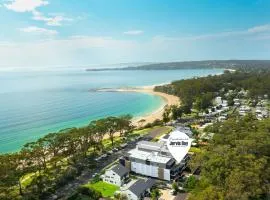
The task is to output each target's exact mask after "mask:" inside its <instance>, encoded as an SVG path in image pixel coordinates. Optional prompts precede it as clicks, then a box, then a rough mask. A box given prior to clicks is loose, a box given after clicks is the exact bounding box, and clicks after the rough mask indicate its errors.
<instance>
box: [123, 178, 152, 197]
mask: <svg viewBox="0 0 270 200" xmlns="http://www.w3.org/2000/svg"><path fill="white" fill-rule="evenodd" d="M154 184H155V180H154V179H150V178H149V179H147V180H144V179H139V180H138V181H136V182H135V183H134V184H132V185H131V186H130V187H129V188H128V190H130V191H131V192H132V193H133V194H135V195H136V196H137V197H139V196H141V195H142V194H143V193H144V192H145V191H146V190H148V189H150V188H151V187H153V185H154Z"/></svg>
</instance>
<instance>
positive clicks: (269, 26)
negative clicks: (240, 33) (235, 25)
mask: <svg viewBox="0 0 270 200" xmlns="http://www.w3.org/2000/svg"><path fill="white" fill-rule="evenodd" d="M267 31H270V24H265V25H262V26H255V27H252V28H250V29H248V32H250V33H261V32H267Z"/></svg>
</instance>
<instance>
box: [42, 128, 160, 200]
mask: <svg viewBox="0 0 270 200" xmlns="http://www.w3.org/2000/svg"><path fill="white" fill-rule="evenodd" d="M163 128H164V127H158V128H155V129H153V130H151V131H150V132H149V133H148V134H146V135H144V138H141V139H140V140H145V139H147V140H151V139H153V138H155V137H156V136H158V135H159V134H160V133H161V131H164V129H163ZM137 142H138V141H134V142H130V143H129V144H128V146H127V147H125V148H124V149H122V150H119V151H118V152H115V153H113V154H112V155H110V156H108V157H106V158H103V159H101V160H100V161H98V162H97V166H98V167H96V168H95V169H85V170H84V171H83V172H82V174H81V175H80V176H79V177H77V178H76V179H75V180H73V181H70V182H69V183H68V184H67V185H65V186H63V187H60V188H59V189H57V190H56V192H55V194H54V195H52V196H50V197H49V198H47V199H48V200H55V199H61V200H65V199H66V198H67V197H68V196H69V195H70V194H72V193H73V192H74V191H75V190H76V189H77V188H78V187H79V186H80V185H83V184H86V183H88V182H89V180H90V179H91V178H92V176H93V175H94V174H95V173H100V171H101V169H103V168H104V167H106V166H107V165H109V164H111V163H112V162H114V161H115V160H117V159H119V158H120V157H121V156H123V155H124V154H125V153H126V152H128V151H129V150H131V149H133V148H135V147H136V143H137Z"/></svg>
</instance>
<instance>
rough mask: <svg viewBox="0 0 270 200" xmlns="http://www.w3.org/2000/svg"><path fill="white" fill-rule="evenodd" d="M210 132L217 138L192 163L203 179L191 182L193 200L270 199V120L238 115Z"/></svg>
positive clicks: (217, 124) (197, 154) (217, 125)
mask: <svg viewBox="0 0 270 200" xmlns="http://www.w3.org/2000/svg"><path fill="white" fill-rule="evenodd" d="M210 129H211V132H213V133H215V134H214V136H213V139H212V140H210V141H209V144H208V145H207V146H206V147H203V148H202V151H200V152H197V153H196V156H195V158H193V159H192V162H191V164H190V166H191V168H192V169H193V170H195V169H198V168H199V169H200V170H201V177H200V180H199V181H196V179H194V178H193V179H194V180H192V181H190V182H189V183H188V189H189V191H190V190H192V192H191V196H190V198H189V199H190V200H195V199H196V200H223V199H226V200H234V199H242V200H249V199H269V189H270V185H269V183H270V120H269V119H268V120H264V121H258V120H256V119H255V117H254V116H253V115H247V116H245V117H244V118H239V117H237V116H236V117H233V118H231V119H229V120H227V121H226V122H223V123H215V124H214V125H213V126H212V127H210ZM195 184H196V185H195Z"/></svg>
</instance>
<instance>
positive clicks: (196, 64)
mask: <svg viewBox="0 0 270 200" xmlns="http://www.w3.org/2000/svg"><path fill="white" fill-rule="evenodd" d="M126 65H127V67H117V68H88V69H86V71H110V70H178V69H198V68H200V69H201V68H222V69H242V70H247V69H249V70H250V69H252V68H253V69H254V66H257V67H258V68H260V69H269V68H270V60H204V61H183V62H167V63H146V64H140V65H137V66H134V65H132V66H129V65H128V64H126ZM255 68H256V67H255Z"/></svg>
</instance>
